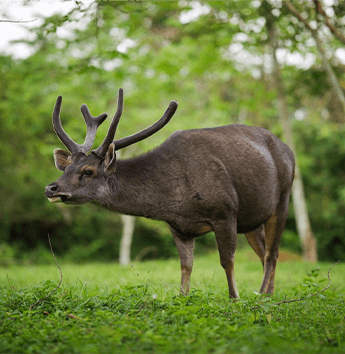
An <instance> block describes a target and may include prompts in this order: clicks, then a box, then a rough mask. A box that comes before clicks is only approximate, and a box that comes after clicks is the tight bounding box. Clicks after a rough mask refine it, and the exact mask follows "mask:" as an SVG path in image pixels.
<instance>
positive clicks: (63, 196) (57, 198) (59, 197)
mask: <svg viewBox="0 0 345 354" xmlns="http://www.w3.org/2000/svg"><path fill="white" fill-rule="evenodd" d="M71 196H72V195H71V194H70V193H60V194H56V195H53V196H52V197H48V200H49V201H50V202H51V203H59V202H61V203H65V202H67V200H68V198H70V197H71Z"/></svg>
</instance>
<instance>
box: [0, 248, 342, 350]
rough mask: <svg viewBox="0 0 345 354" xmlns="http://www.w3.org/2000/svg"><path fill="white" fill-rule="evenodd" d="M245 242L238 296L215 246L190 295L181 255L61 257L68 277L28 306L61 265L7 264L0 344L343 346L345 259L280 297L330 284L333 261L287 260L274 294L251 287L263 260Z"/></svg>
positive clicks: (0, 276) (321, 277)
mask: <svg viewBox="0 0 345 354" xmlns="http://www.w3.org/2000/svg"><path fill="white" fill-rule="evenodd" d="M246 252H247V251H244V252H239V253H238V255H237V256H238V257H237V258H238V263H237V266H238V267H237V270H236V275H237V279H238V283H239V284H238V285H239V286H240V292H241V299H240V300H238V301H229V299H228V294H227V289H226V285H225V282H226V280H225V275H224V274H223V270H222V269H221V267H220V265H219V264H215V270H214V271H212V273H213V274H210V275H208V274H205V273H206V272H208V271H209V269H210V264H211V265H214V263H215V260H216V259H217V255H216V254H212V255H210V256H207V257H203V258H197V259H196V269H195V270H196V272H194V273H193V277H192V278H193V279H192V282H193V283H192V291H191V294H190V295H189V296H187V297H181V296H180V295H178V286H175V285H177V284H176V283H177V282H178V281H179V279H174V277H177V275H178V274H179V262H178V260H177V259H176V260H174V261H173V262H172V261H155V262H145V263H138V264H135V265H134V266H132V267H121V266H119V265H111V264H108V265H100V264H99V265H97V264H93V265H92V267H90V266H88V265H82V266H80V265H79V266H68V265H67V264H66V265H62V272H63V274H64V282H63V284H62V286H61V287H60V288H58V289H57V291H56V292H54V293H53V294H52V295H51V296H50V297H48V298H47V299H45V300H44V301H42V302H40V303H38V304H37V305H36V306H34V307H33V308H32V309H30V306H32V305H33V304H34V303H36V302H37V301H38V300H40V299H43V298H44V297H46V296H47V295H49V294H50V293H51V292H52V291H53V290H54V289H55V288H56V286H57V282H54V281H51V280H46V279H47V275H48V277H49V275H50V274H51V276H52V277H55V274H56V273H58V272H57V270H56V267H55V265H54V266H51V267H50V268H49V269H48V268H47V266H40V267H32V266H28V267H25V268H24V267H10V268H6V269H5V271H1V272H0V280H1V284H3V285H2V286H1V288H0V306H1V308H2V311H1V313H0V346H1V351H2V352H3V353H13V352H20V353H32V352H34V353H37V352H39V353H51V352H56V353H66V352H68V353H86V352H87V353H102V352H107V353H128V352H131V353H143V352H149V353H186V352H188V353H258V352H259V353H296V352H297V353H342V352H344V350H345V331H344V323H343V322H344V319H343V313H344V310H345V308H344V303H345V302H344V300H345V299H344V295H343V294H344V285H343V273H344V265H342V264H339V265H337V266H336V267H335V268H334V269H333V270H332V272H331V274H330V276H331V279H332V286H331V287H330V289H328V290H327V291H325V292H324V293H322V294H321V295H319V296H315V297H312V298H309V299H305V300H302V301H300V302H294V303H289V304H281V305H275V304H274V303H275V302H278V301H282V300H289V299H296V298H304V297H305V296H308V295H310V294H312V293H315V292H316V291H320V290H321V289H322V288H323V287H324V286H325V285H326V284H327V282H325V278H326V275H327V270H328V268H329V266H330V265H328V264H327V265H326V264H320V267H321V269H315V268H311V266H310V265H308V264H305V263H302V262H295V263H291V262H289V263H280V264H279V266H278V268H279V271H278V272H277V275H276V277H277V281H278V283H277V285H278V286H277V291H278V292H277V294H276V295H274V296H273V297H267V296H261V295H258V294H256V293H253V291H252V289H253V284H251V281H252V280H254V281H255V282H256V280H257V278H261V275H262V274H261V273H262V269H261V264H260V262H253V261H252V260H251V259H253V258H250V257H249V259H246V255H245V254H246ZM54 267H55V268H54ZM211 267H212V266H211ZM171 269H173V271H171ZM33 272H34V273H35V275H34V276H33V275H32V274H33ZM5 273H7V279H6V276H5ZM123 278H125V279H126V280H121V279H123ZM20 279H22V280H20ZM44 279H45V280H44ZM242 279H245V280H244V281H242ZM39 280H41V282H38V281H39ZM258 280H259V281H260V279H258ZM123 281H126V283H123ZM6 284H7V285H6ZM33 284H37V285H33ZM108 284H111V285H108ZM171 285H173V286H171ZM254 285H255V287H254V288H256V287H257V286H258V285H257V284H254Z"/></svg>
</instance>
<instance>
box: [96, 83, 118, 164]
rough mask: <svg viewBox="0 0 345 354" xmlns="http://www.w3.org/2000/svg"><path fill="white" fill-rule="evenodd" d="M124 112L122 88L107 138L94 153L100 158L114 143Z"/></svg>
mask: <svg viewBox="0 0 345 354" xmlns="http://www.w3.org/2000/svg"><path fill="white" fill-rule="evenodd" d="M122 111H123V89H122V88H120V89H119V98H118V101H117V110H116V113H115V115H114V118H113V120H112V122H111V124H110V127H109V130H108V133H107V135H106V137H105V138H104V140H103V142H102V144H101V145H100V146H99V147H98V149H97V150H93V152H94V153H95V154H96V155H98V156H100V157H104V156H105V154H106V152H107V150H108V148H109V145H110V144H111V143H112V141H113V139H114V136H115V133H116V129H117V125H118V124H119V121H120V118H121V115H122Z"/></svg>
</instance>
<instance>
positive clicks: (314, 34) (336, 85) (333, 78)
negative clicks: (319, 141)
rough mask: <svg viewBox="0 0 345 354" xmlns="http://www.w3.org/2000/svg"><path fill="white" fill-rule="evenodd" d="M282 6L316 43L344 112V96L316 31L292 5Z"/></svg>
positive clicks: (285, 4) (286, 2)
mask: <svg viewBox="0 0 345 354" xmlns="http://www.w3.org/2000/svg"><path fill="white" fill-rule="evenodd" d="M283 4H284V6H285V7H286V8H287V9H288V10H289V11H290V12H291V13H292V14H293V15H294V16H295V17H297V18H298V19H299V20H300V21H301V22H303V24H304V25H305V26H306V27H307V28H308V29H309V31H310V32H311V35H312V37H313V38H314V40H315V42H316V46H317V49H318V51H319V53H320V56H321V60H322V62H323V65H324V68H325V70H326V72H327V74H328V80H329V82H330V84H331V87H332V88H333V91H334V93H335V95H336V96H337V97H338V100H339V101H340V103H341V104H342V106H343V109H344V112H345V95H344V92H343V89H342V88H341V86H340V84H339V81H338V78H337V76H336V75H335V73H334V70H333V68H332V66H331V64H330V63H329V61H328V59H327V56H326V53H325V51H324V49H323V46H322V42H321V39H320V37H319V35H318V32H317V30H316V29H313V28H312V27H311V26H310V23H309V22H308V21H307V20H306V19H305V18H303V17H302V15H301V14H300V13H299V12H298V10H297V9H296V8H295V7H294V6H293V5H292V3H291V2H290V1H289V0H286V1H283Z"/></svg>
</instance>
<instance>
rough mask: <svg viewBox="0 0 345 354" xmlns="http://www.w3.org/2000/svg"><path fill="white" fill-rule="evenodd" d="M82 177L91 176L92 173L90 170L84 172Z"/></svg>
mask: <svg viewBox="0 0 345 354" xmlns="http://www.w3.org/2000/svg"><path fill="white" fill-rule="evenodd" d="M84 175H86V176H91V175H93V171H92V170H85V171H84Z"/></svg>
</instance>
